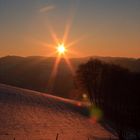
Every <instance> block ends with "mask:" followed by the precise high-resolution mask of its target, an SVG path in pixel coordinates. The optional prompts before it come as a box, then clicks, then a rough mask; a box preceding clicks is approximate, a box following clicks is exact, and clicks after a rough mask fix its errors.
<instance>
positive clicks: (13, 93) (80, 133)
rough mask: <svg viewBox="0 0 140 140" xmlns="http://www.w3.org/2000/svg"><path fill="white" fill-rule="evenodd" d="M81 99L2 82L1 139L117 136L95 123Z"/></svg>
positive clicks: (68, 139)
mask: <svg viewBox="0 0 140 140" xmlns="http://www.w3.org/2000/svg"><path fill="white" fill-rule="evenodd" d="M79 103H80V102H76V101H73V100H68V99H64V98H60V97H55V96H51V95H48V94H43V93H39V92H35V91H31V90H25V89H21V88H16V87H12V86H6V85H3V84H0V140H14V138H15V140H56V136H57V134H58V140H88V138H89V140H93V139H108V138H110V137H112V138H113V137H114V136H113V135H112V134H111V133H110V132H108V131H107V130H105V128H103V127H102V126H101V125H100V124H99V123H92V122H91V121H90V119H89V118H88V117H87V116H86V115H85V114H84V111H85V110H86V107H85V106H84V105H83V106H79V105H81V103H80V104H79Z"/></svg>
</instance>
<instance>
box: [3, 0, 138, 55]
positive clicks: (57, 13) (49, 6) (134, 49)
mask: <svg viewBox="0 0 140 140" xmlns="http://www.w3.org/2000/svg"><path fill="white" fill-rule="evenodd" d="M113 1H114V0H113ZM139 6H140V2H139V1H136V0H134V1H133V2H132V1H130V0H128V1H125V2H124V1H123V2H122V1H121V0H118V1H117V2H116V1H114V2H112V1H111V0H107V1H106V2H105V1H103V0H102V1H100V2H99V1H97V0H95V1H92V0H91V1H88V2H86V1H84V0H81V1H78V0H77V1H76V2H75V1H74V0H72V1H71V2H70V1H68V0H62V1H61V2H60V1H59V2H58V1H56V0H49V1H48V3H45V2H44V1H43V0H40V1H37V0H35V1H34V2H33V0H31V1H30V2H29V1H27V0H25V1H24V2H23V1H20V2H18V1H16V0H13V2H4V1H1V2H0V9H1V11H0V20H1V21H2V22H1V24H0V30H1V32H0V56H5V55H20V56H31V55H39V56H40V55H41V56H56V54H53V52H55V51H56V49H55V47H56V46H57V43H56V42H55V39H54V37H52V32H51V31H50V30H53V31H54V32H55V33H56V35H57V38H58V40H59V41H60V43H61V42H63V41H62V39H63V36H64V32H65V31H66V25H67V27H70V28H67V29H69V30H67V31H69V32H68V38H67V41H66V43H65V45H66V47H67V45H68V44H69V43H71V42H73V41H75V40H77V41H76V42H75V44H73V45H72V46H70V48H69V49H70V51H72V52H73V53H70V51H68V54H67V55H68V56H69V57H83V56H91V55H94V56H119V57H120V56H121V57H135V58H138V57H140V10H139V9H140V8H139ZM68 25H69V26H68ZM48 44H51V46H49V45H48ZM69 49H68V50H69Z"/></svg>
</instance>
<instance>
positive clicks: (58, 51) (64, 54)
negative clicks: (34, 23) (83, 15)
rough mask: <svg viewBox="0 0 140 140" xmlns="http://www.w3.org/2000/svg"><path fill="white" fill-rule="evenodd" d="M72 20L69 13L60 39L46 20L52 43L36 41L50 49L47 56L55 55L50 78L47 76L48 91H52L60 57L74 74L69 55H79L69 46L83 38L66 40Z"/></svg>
mask: <svg viewBox="0 0 140 140" xmlns="http://www.w3.org/2000/svg"><path fill="white" fill-rule="evenodd" d="M72 22H73V15H71V17H70V18H69V19H68V20H67V22H66V25H65V29H64V32H63V36H62V38H61V39H60V37H58V35H57V33H56V32H55V30H54V29H53V27H52V24H49V22H48V24H47V25H48V26H47V27H48V30H49V32H50V35H51V38H52V40H53V41H52V42H53V43H51V44H50V43H48V42H43V41H39V42H38V43H39V44H40V45H41V46H43V47H46V48H48V49H50V50H52V53H51V54H49V57H51V55H52V57H54V56H56V60H55V62H54V65H53V67H52V71H51V73H50V78H49V80H48V84H47V87H48V89H49V91H52V89H53V86H54V82H55V78H56V76H57V73H58V68H59V65H60V62H61V59H63V60H65V63H66V64H67V66H68V68H69V70H70V72H71V74H72V75H73V76H74V74H75V70H74V67H73V65H72V63H71V62H70V59H69V56H72V55H76V56H78V57H80V56H79V55H78V53H77V52H76V51H74V50H73V49H72V48H71V47H72V46H74V45H75V44H77V43H78V42H79V41H81V40H82V39H83V37H80V38H78V39H75V40H72V41H71V42H68V38H69V34H70V30H71V26H72Z"/></svg>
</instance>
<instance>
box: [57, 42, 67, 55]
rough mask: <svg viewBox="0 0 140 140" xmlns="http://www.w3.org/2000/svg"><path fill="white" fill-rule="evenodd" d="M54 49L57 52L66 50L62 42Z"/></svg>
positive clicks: (63, 52) (60, 52)
mask: <svg viewBox="0 0 140 140" xmlns="http://www.w3.org/2000/svg"><path fill="white" fill-rule="evenodd" d="M56 49H57V52H58V53H59V54H65V52H66V47H65V45H64V44H63V43H62V44H58V46H57V48H56Z"/></svg>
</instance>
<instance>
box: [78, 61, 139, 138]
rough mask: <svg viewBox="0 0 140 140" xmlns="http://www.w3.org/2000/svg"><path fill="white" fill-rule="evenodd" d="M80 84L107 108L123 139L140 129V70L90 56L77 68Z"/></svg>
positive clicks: (111, 121)
mask: <svg viewBox="0 0 140 140" xmlns="http://www.w3.org/2000/svg"><path fill="white" fill-rule="evenodd" d="M76 79H77V85H78V87H80V88H82V89H83V90H85V91H86V92H88V94H89V97H90V100H91V102H92V103H94V104H95V105H97V106H98V107H100V108H101V109H102V110H103V112H104V118H105V119H106V120H108V122H109V124H111V126H112V127H114V128H115V130H116V132H117V134H118V136H119V138H120V139H125V138H126V135H127V136H128V132H131V134H135V136H137V138H140V137H139V132H140V73H132V72H130V71H128V70H127V69H125V68H122V67H120V66H117V65H114V64H108V63H104V62H102V61H99V60H92V59H90V60H89V61H88V62H87V63H85V64H82V65H80V66H79V68H78V70H77V76H76Z"/></svg>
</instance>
